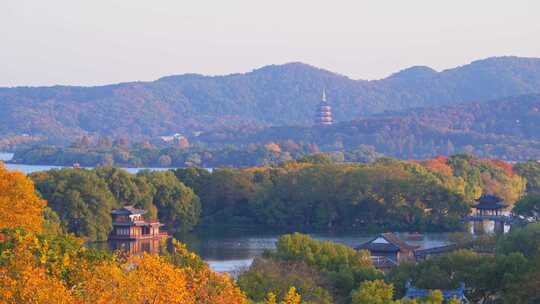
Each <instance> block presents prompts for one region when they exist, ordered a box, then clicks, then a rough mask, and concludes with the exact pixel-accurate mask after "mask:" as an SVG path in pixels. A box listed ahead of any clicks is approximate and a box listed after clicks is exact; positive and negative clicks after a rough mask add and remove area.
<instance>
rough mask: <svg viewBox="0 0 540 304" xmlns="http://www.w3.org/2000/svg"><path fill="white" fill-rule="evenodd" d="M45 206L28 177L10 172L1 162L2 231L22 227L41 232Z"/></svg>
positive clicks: (0, 213)
mask: <svg viewBox="0 0 540 304" xmlns="http://www.w3.org/2000/svg"><path fill="white" fill-rule="evenodd" d="M45 205H46V202H45V201H44V200H42V199H40V198H39V197H38V196H37V195H36V192H35V189H34V184H33V183H32V181H31V180H30V179H29V178H28V177H26V175H24V174H23V173H21V172H16V171H8V170H6V168H5V167H4V164H3V163H2V162H0V229H1V228H16V227H21V228H24V229H25V230H27V231H33V232H39V231H41V229H42V226H43V210H44V208H45Z"/></svg>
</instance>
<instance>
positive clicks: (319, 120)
mask: <svg viewBox="0 0 540 304" xmlns="http://www.w3.org/2000/svg"><path fill="white" fill-rule="evenodd" d="M333 123H334V121H333V119H332V107H331V106H330V104H329V103H328V102H327V101H326V91H325V90H323V92H322V98H321V102H320V103H319V105H318V107H317V113H316V115H315V125H317V126H330V125H332V124H333Z"/></svg>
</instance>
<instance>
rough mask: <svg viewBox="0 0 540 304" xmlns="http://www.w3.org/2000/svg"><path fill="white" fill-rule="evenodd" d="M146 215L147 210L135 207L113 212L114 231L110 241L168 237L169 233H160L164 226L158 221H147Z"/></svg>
mask: <svg viewBox="0 0 540 304" xmlns="http://www.w3.org/2000/svg"><path fill="white" fill-rule="evenodd" d="M145 213H146V210H142V209H137V208H135V207H133V206H124V207H123V208H120V209H117V210H113V211H112V212H111V216H112V226H113V229H112V231H111V234H110V236H109V239H110V240H141V239H159V238H162V237H166V236H167V233H164V232H161V231H160V228H161V226H163V224H161V223H160V222H158V221H147V220H145V219H144V217H143V215H144V214H145Z"/></svg>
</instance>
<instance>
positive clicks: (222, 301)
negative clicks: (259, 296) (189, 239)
mask: <svg viewBox="0 0 540 304" xmlns="http://www.w3.org/2000/svg"><path fill="white" fill-rule="evenodd" d="M173 247H174V253H173V254H172V255H171V256H170V257H169V258H170V259H171V262H172V263H173V264H175V265H177V266H178V267H181V268H182V269H184V271H185V272H186V275H187V281H188V286H189V289H190V292H191V293H192V294H193V295H194V297H195V302H196V303H197V304H244V303H247V299H246V297H245V295H244V294H243V293H242V291H241V290H240V289H239V288H238V286H236V284H235V283H234V281H233V280H232V279H231V278H230V277H229V275H228V274H221V273H217V272H214V271H212V270H211V269H210V268H209V267H208V265H207V264H206V263H205V262H204V261H203V260H202V259H201V258H200V257H199V256H197V255H196V254H194V253H193V252H190V251H189V250H188V249H187V248H186V246H185V245H184V244H183V243H181V242H178V241H176V240H174V241H173Z"/></svg>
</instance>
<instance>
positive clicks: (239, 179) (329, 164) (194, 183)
mask: <svg viewBox="0 0 540 304" xmlns="http://www.w3.org/2000/svg"><path fill="white" fill-rule="evenodd" d="M521 172H523V175H524V176H527V178H528V180H530V182H528V183H527V181H528V180H525V179H524V178H523V177H522V176H521V175H519V174H518V173H521ZM539 176H540V164H538V163H536V162H529V163H523V164H518V165H516V166H515V168H513V167H512V165H510V164H508V163H505V162H503V161H498V160H487V159H479V158H474V157H471V156H467V155H455V156H452V157H450V158H445V157H439V158H436V159H430V160H426V161H399V160H395V159H390V158H381V159H379V160H377V161H375V162H373V163H371V164H343V163H335V162H333V161H332V160H331V159H330V158H328V157H327V156H326V155H324V154H317V155H314V156H306V157H303V158H301V159H299V160H297V161H288V162H284V163H283V164H281V165H273V166H264V167H250V168H245V169H230V168H220V169H214V170H212V171H211V172H210V171H208V170H206V169H200V168H187V169H176V170H169V171H161V172H159V171H148V170H145V171H141V172H139V173H137V174H130V173H128V172H127V171H125V170H123V169H119V168H114V167H110V166H103V167H98V168H96V169H59V170H58V169H57V170H49V171H43V172H37V173H33V174H31V175H30V178H31V179H32V180H33V181H34V183H35V185H36V189H37V191H38V192H39V194H40V195H41V196H42V197H43V198H44V199H45V200H47V201H48V202H49V204H48V208H49V209H50V211H49V218H51V219H55V220H56V223H57V225H58V226H59V227H61V228H62V229H63V230H65V231H68V232H71V233H74V234H76V235H77V236H80V237H85V238H88V239H91V240H104V239H106V238H107V235H108V233H109V231H110V229H111V217H110V211H111V209H113V208H117V207H119V206H122V205H124V204H134V205H135V206H137V207H140V208H144V209H146V210H149V216H150V217H156V216H157V217H159V219H160V220H161V221H162V222H163V223H165V224H166V227H167V228H168V230H169V232H170V233H176V232H178V233H182V232H186V231H191V230H193V229H203V230H205V229H212V228H215V227H237V228H250V229H272V230H273V231H284V232H286V231H305V232H308V231H325V232H332V231H366V232H367V231H381V230H398V231H425V230H429V231H456V230H460V229H462V228H463V224H462V222H461V218H462V217H463V216H465V215H467V214H468V213H469V210H470V209H469V208H470V205H471V204H472V203H473V202H474V200H475V199H476V198H478V197H479V196H480V195H481V194H495V195H498V196H500V197H502V198H503V199H504V200H505V201H506V202H507V203H509V204H511V205H512V204H514V203H515V202H516V201H518V200H519V199H520V198H521V197H522V196H523V194H524V193H525V192H526V191H527V188H529V192H530V193H533V192H534V189H536V187H537V184H536V182H537V180H539V179H540V177H539Z"/></svg>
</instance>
